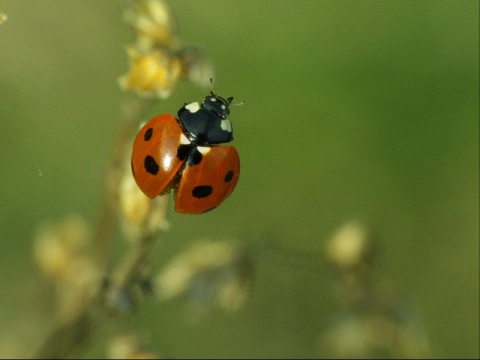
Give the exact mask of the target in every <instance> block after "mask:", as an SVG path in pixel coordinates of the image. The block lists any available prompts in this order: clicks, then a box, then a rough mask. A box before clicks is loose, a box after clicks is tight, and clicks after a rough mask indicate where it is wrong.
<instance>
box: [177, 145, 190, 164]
mask: <svg viewBox="0 0 480 360" xmlns="http://www.w3.org/2000/svg"><path fill="white" fill-rule="evenodd" d="M190 150H192V146H191V145H186V144H182V145H180V146H179V147H178V148H177V158H179V159H180V160H181V161H183V160H185V159H186V158H187V156H188V154H189V153H190Z"/></svg>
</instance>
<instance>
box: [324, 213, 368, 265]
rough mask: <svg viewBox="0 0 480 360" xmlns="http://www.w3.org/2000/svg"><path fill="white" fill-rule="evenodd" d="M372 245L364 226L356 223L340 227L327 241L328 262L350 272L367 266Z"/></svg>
mask: <svg viewBox="0 0 480 360" xmlns="http://www.w3.org/2000/svg"><path fill="white" fill-rule="evenodd" d="M372 252H373V244H372V239H371V236H370V233H369V231H368V229H367V228H366V226H364V225H363V224H360V223H357V222H351V223H347V224H345V225H344V226H342V227H341V228H340V229H339V230H338V231H337V232H336V233H335V234H334V235H333V236H332V237H331V238H330V240H329V241H328V243H327V248H326V254H327V258H328V260H329V261H330V262H331V263H332V264H334V265H335V266H337V267H338V268H339V269H341V270H352V269H355V268H357V267H359V266H363V265H368V264H369V263H370V260H371V256H372Z"/></svg>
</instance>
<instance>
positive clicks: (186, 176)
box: [132, 90, 243, 215]
mask: <svg viewBox="0 0 480 360" xmlns="http://www.w3.org/2000/svg"><path fill="white" fill-rule="evenodd" d="M232 100H233V98H232V97H229V98H227V99H225V98H223V97H221V96H218V95H217V94H216V93H215V92H214V91H213V90H212V91H210V95H208V96H206V97H205V99H204V100H203V101H202V102H201V103H200V102H192V103H189V104H187V103H186V104H185V105H184V106H183V107H182V108H181V109H180V110H179V111H178V117H177V118H175V117H174V116H173V115H172V114H162V115H158V116H156V117H154V118H153V119H151V120H150V121H149V122H147V123H146V124H145V125H144V126H143V127H142V128H141V130H140V131H139V133H138V134H137V136H136V138H135V141H134V143H133V151H132V172H133V177H134V178H135V181H136V182H137V185H138V186H139V188H140V189H141V190H142V191H143V192H144V193H145V195H147V196H148V197H150V198H151V199H153V198H154V197H155V196H158V195H164V194H166V193H168V192H170V191H173V193H174V198H175V211H177V212H178V213H181V214H189V215H193V214H202V213H204V212H207V211H210V210H212V209H214V208H216V207H217V206H218V205H220V204H221V203H222V202H223V201H224V200H225V199H226V198H228V197H229V196H230V194H231V193H232V192H233V190H234V189H235V186H236V185H237V182H238V178H239V175H240V158H239V156H238V153H237V150H235V148H234V147H233V146H222V145H220V144H223V143H229V142H231V141H232V140H233V129H232V123H231V122H230V120H228V119H227V117H228V115H229V114H230V109H229V106H230V105H231V104H232ZM242 103H243V102H242Z"/></svg>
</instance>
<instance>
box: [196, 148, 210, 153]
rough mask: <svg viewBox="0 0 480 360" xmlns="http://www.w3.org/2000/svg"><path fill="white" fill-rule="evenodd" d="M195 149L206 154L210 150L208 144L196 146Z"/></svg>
mask: <svg viewBox="0 0 480 360" xmlns="http://www.w3.org/2000/svg"><path fill="white" fill-rule="evenodd" d="M197 150H198V151H199V152H200V153H201V154H202V155H206V154H208V153H209V152H210V148H209V147H208V146H197Z"/></svg>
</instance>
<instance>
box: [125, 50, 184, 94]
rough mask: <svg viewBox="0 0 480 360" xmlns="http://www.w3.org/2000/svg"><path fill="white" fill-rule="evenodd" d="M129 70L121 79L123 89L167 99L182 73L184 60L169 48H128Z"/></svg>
mask: <svg viewBox="0 0 480 360" xmlns="http://www.w3.org/2000/svg"><path fill="white" fill-rule="evenodd" d="M127 52H128V54H129V57H130V70H129V72H128V73H127V74H126V75H124V76H122V77H121V78H120V79H119V84H120V87H121V88H122V90H134V91H136V92H137V93H138V94H139V95H141V96H144V97H158V98H160V99H166V98H168V97H169V96H170V94H171V92H172V90H173V88H174V87H175V85H176V84H177V83H178V81H179V80H180V78H181V75H182V61H181V59H180V58H178V57H176V56H174V55H172V54H171V53H170V52H169V51H168V50H162V49H156V50H151V51H148V52H139V51H137V50H136V49H135V48H133V47H130V48H128V49H127Z"/></svg>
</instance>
